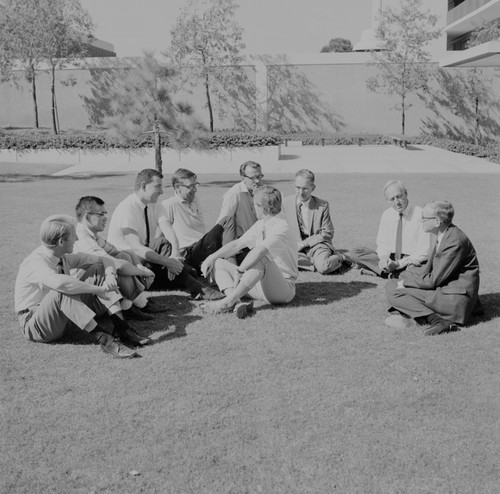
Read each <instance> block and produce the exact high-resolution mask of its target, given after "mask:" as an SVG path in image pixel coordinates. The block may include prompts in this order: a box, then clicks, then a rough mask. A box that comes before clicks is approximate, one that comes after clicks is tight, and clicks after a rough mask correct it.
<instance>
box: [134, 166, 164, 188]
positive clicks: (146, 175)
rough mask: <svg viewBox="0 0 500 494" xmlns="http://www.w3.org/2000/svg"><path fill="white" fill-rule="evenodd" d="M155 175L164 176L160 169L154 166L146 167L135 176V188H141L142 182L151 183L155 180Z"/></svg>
mask: <svg viewBox="0 0 500 494" xmlns="http://www.w3.org/2000/svg"><path fill="white" fill-rule="evenodd" d="M153 177H160V178H163V175H162V174H161V173H160V172H159V171H158V170H155V169H153V168H145V169H144V170H141V171H140V172H139V173H138V174H137V177H136V178H135V190H139V189H140V188H141V186H142V184H145V185H147V184H149V183H151V182H152V181H153Z"/></svg>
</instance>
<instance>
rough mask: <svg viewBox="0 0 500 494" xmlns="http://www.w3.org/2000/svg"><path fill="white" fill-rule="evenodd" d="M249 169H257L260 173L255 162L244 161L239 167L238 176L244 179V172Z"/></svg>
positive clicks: (258, 166)
mask: <svg viewBox="0 0 500 494" xmlns="http://www.w3.org/2000/svg"><path fill="white" fill-rule="evenodd" d="M248 167H250V168H258V169H259V170H260V171H262V169H261V167H260V165H259V164H258V163H257V162H255V161H245V163H243V164H242V165H241V166H240V176H242V177H244V176H245V172H246V170H247V168H248Z"/></svg>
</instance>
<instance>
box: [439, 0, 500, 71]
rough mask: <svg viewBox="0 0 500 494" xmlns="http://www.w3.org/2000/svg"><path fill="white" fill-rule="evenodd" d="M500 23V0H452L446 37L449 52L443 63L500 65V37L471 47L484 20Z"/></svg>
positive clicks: (477, 65) (472, 65)
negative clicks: (473, 34)
mask: <svg viewBox="0 0 500 494" xmlns="http://www.w3.org/2000/svg"><path fill="white" fill-rule="evenodd" d="M495 21H497V22H499V23H500V0H448V14H447V19H446V27H445V32H446V37H447V46H448V50H450V51H453V53H450V52H448V55H447V56H446V57H445V58H443V59H442V60H441V61H440V66H441V67H460V66H465V67H498V66H500V40H498V39H497V40H492V41H489V42H487V43H483V44H481V45H479V46H474V47H473V48H467V42H468V41H469V39H470V36H471V33H472V31H474V30H475V29H477V28H478V27H479V26H480V25H481V23H482V22H495Z"/></svg>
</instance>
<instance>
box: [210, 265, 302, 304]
mask: <svg viewBox="0 0 500 494" xmlns="http://www.w3.org/2000/svg"><path fill="white" fill-rule="evenodd" d="M237 267H238V266H236V265H235V264H233V263H231V262H229V261H227V260H226V259H217V260H216V261H215V270H214V278H215V282H216V283H217V286H218V287H219V290H221V291H222V292H223V291H224V290H227V289H228V288H233V287H234V281H235V279H236V278H237V277H238V272H237V270H236V268H237ZM246 273H251V274H252V275H253V274H256V276H252V279H253V280H254V282H253V285H252V286H249V285H247V287H248V292H247V294H248V295H249V296H250V297H252V298H253V299H255V300H264V301H265V302H269V303H270V304H288V303H289V302H291V301H292V300H293V298H294V297H295V283H293V282H292V281H290V280H288V279H286V278H285V277H284V276H283V273H282V272H281V270H280V268H279V267H278V266H277V265H276V263H275V262H274V261H271V260H269V259H268V258H267V257H265V258H263V259H261V260H260V261H259V262H257V263H256V264H254V265H253V266H252V267H251V268H250V269H248V270H247V271H246V272H245V273H243V275H242V276H241V279H240V283H244V284H245V274H246Z"/></svg>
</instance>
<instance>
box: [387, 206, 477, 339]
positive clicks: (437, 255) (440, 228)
mask: <svg viewBox="0 0 500 494" xmlns="http://www.w3.org/2000/svg"><path fill="white" fill-rule="evenodd" d="M454 214H455V211H454V209H453V206H452V205H451V204H450V203H449V202H447V201H435V202H430V203H428V204H427V205H426V206H425V207H424V209H423V211H422V217H421V221H422V225H423V228H424V230H425V231H426V232H427V233H434V234H435V235H437V243H436V246H435V247H434V250H433V252H432V255H431V258H430V260H429V262H428V263H427V265H426V266H422V267H420V268H418V269H414V270H411V271H406V272H404V273H402V274H401V275H400V277H401V280H400V281H399V282H398V281H396V280H389V282H388V283H387V286H386V293H387V299H388V301H389V303H390V304H391V306H392V307H391V308H390V309H389V311H390V312H396V314H394V315H392V316H389V317H388V318H387V319H386V321H385V322H386V324H387V325H388V326H391V327H395V328H411V327H414V326H415V321H414V319H415V320H416V321H418V322H420V323H428V324H430V327H429V328H428V329H427V330H426V331H425V334H426V335H429V336H432V335H437V334H440V333H444V332H449V331H455V330H457V329H458V328H457V324H465V323H467V321H468V320H469V319H470V317H471V315H472V314H473V313H475V312H476V313H480V312H482V306H481V303H480V301H479V297H478V292H479V262H478V260H477V256H476V251H475V250H474V247H473V245H472V243H471V241H470V240H469V239H468V238H467V236H466V235H465V233H464V232H462V230H460V229H459V228H458V227H456V226H455V225H454V224H453V223H452V220H453V216H454Z"/></svg>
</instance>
